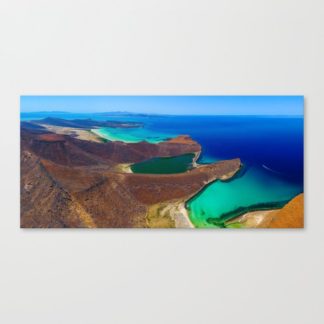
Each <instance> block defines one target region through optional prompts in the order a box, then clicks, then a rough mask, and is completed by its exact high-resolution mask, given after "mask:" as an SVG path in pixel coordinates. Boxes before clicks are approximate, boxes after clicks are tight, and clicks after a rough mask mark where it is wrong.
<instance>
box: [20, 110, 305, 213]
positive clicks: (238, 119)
mask: <svg viewBox="0 0 324 324" xmlns="http://www.w3.org/2000/svg"><path fill="white" fill-rule="evenodd" d="M47 116H52V117H59V118H65V119H77V118H92V119H96V120H120V121H138V122H143V123H144V129H145V134H148V133H149V134H151V135H150V136H152V137H154V134H159V135H160V136H161V134H162V135H164V136H165V138H168V137H172V136H176V135H180V134H188V135H190V136H191V137H192V138H193V139H194V140H196V141H197V142H199V143H200V145H201V146H202V154H201V156H200V158H199V161H198V163H210V162H213V161H219V160H223V159H232V158H240V159H241V161H242V162H243V165H244V168H245V171H248V172H246V173H247V175H243V178H244V177H246V182H244V181H243V182H242V184H240V190H247V191H248V190H249V186H251V185H252V183H255V181H256V178H257V186H259V187H260V188H259V187H258V190H261V191H264V195H263V196H262V197H264V198H263V200H264V201H262V202H261V203H267V202H268V203H273V202H275V201H277V200H279V201H281V200H282V201H286V200H289V199H291V198H292V197H294V196H295V195H296V194H298V193H300V192H303V177H304V172H303V170H304V162H303V156H304V144H303V143H304V119H303V117H288V116H283V117H278V116H266V117H262V116H169V115H165V116H163V115H162V116H161V115H120V116H118V115H116V116H115V115H111V116H109V115H103V114H74V113H73V114H72V113H63V114H62V113H51V114H49V113H39V114H37V113H32V114H31V113H22V114H21V119H22V120H30V119H40V118H44V117H47ZM123 131H127V129H125V130H123ZM249 170H251V172H250V173H249ZM249 177H250V179H249ZM252 177H253V181H251V179H252ZM272 180H273V181H274V182H273V183H272ZM234 181H235V180H233V183H234ZM240 181H242V180H240ZM234 184H235V183H234ZM270 184H271V185H270ZM276 184H277V185H276ZM235 190H237V189H235ZM281 191H282V197H281V196H280V192H281ZM251 192H253V190H251ZM233 194H234V193H233ZM215 199H216V197H215ZM249 199H250V198H249ZM257 199H259V198H256V200H257ZM247 201H249V204H251V201H250V200H247ZM258 202H259V201H255V202H253V203H258ZM238 203H239V204H242V201H240V202H238ZM247 203H248V202H247ZM236 207H237V206H235V208H236ZM239 207H242V206H239ZM243 207H246V206H243ZM231 208H234V206H233V207H231ZM209 216H210V217H216V218H217V217H221V215H216V214H215V215H209Z"/></svg>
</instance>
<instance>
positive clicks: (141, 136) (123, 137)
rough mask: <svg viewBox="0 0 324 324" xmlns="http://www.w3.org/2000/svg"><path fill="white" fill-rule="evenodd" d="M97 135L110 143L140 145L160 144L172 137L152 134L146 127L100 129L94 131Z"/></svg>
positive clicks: (157, 133) (156, 133)
mask: <svg viewBox="0 0 324 324" xmlns="http://www.w3.org/2000/svg"><path fill="white" fill-rule="evenodd" d="M92 131H93V132H94V133H96V134H97V135H99V136H101V137H104V138H105V139H107V140H109V141H121V142H125V143H138V142H142V141H146V142H149V143H153V144H156V143H160V142H163V141H165V140H167V139H169V138H170V137H171V136H170V134H164V133H159V132H152V131H150V130H148V129H146V128H144V127H139V128H110V127H105V128H99V129H93V130H92Z"/></svg>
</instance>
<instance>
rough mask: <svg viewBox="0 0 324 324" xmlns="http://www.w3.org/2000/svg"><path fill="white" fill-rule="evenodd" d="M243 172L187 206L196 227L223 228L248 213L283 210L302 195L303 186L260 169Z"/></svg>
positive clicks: (222, 182) (209, 188)
mask: <svg viewBox="0 0 324 324" xmlns="http://www.w3.org/2000/svg"><path fill="white" fill-rule="evenodd" d="M240 172H241V174H240V173H238V174H237V176H235V177H234V178H232V179H231V180H228V181H216V182H214V183H212V184H210V185H209V186H207V187H205V188H204V189H203V190H202V191H201V192H200V193H199V194H198V195H196V196H195V197H193V198H192V199H190V200H189V201H188V202H187V209H188V211H189V215H190V219H191V221H192V222H193V224H194V225H195V226H196V227H222V223H223V221H224V220H227V219H230V218H233V217H235V216H238V215H240V214H242V213H244V212H246V211H249V210H260V209H270V208H274V207H276V206H277V207H281V206H282V205H283V204H284V203H286V202H287V201H289V200H290V199H292V198H293V197H294V196H296V195H297V194H299V193H300V192H301V191H302V188H301V186H300V185H298V184H296V183H292V182H290V181H287V180H284V179H283V178H282V177H278V176H277V175H276V174H274V173H273V172H269V171H268V172H264V169H263V168H260V167H249V168H247V169H245V170H244V169H243V170H242V171H240ZM213 223H214V224H213ZM217 223H220V226H219V225H217ZM215 224H216V225H215Z"/></svg>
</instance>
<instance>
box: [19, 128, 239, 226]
mask: <svg viewBox="0 0 324 324" xmlns="http://www.w3.org/2000/svg"><path fill="white" fill-rule="evenodd" d="M200 149H201V148H200V145H199V144H198V143H196V142H194V141H193V140H192V139H191V138H190V137H186V136H182V137H179V138H178V139H173V140H170V141H166V142H163V143H159V144H150V143H147V142H141V143H135V144H125V143H121V142H107V143H95V142H90V141H84V140H78V139H75V138H73V137H71V136H67V135H65V136H63V135H57V134H53V133H48V132H43V133H39V130H37V132H33V130H30V129H25V128H23V129H22V131H21V227H147V226H148V222H147V219H146V217H147V213H148V209H149V207H150V206H152V205H154V204H156V203H162V202H168V201H172V200H175V199H180V200H186V199H189V198H190V197H191V196H193V195H194V194H196V193H197V192H198V191H200V190H201V189H202V188H203V187H204V186H205V185H206V184H207V183H209V182H211V181H213V180H215V179H218V178H224V177H230V176H232V175H233V174H234V173H235V172H236V171H237V170H238V169H239V168H240V160H239V159H235V160H230V161H223V162H219V163H215V164H210V165H204V166H199V167H198V168H195V169H193V170H190V171H188V172H185V173H181V174H172V175H171V174H170V175H146V174H132V173H122V172H117V171H116V170H117V168H115V167H116V165H118V164H119V163H135V162H140V161H144V160H147V159H150V158H153V157H158V156H174V155H181V154H185V153H192V152H194V153H199V152H200Z"/></svg>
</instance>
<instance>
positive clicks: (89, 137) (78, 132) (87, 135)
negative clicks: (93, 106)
mask: <svg viewBox="0 0 324 324" xmlns="http://www.w3.org/2000/svg"><path fill="white" fill-rule="evenodd" d="M40 126H43V127H45V128H46V129H47V130H48V131H50V132H53V133H55V134H60V135H69V136H72V137H75V138H77V139H80V140H84V141H91V142H97V143H102V142H103V140H104V139H103V138H102V137H100V136H99V135H97V134H95V133H94V132H92V131H91V130H85V129H79V128H72V127H61V126H52V125H46V124H40Z"/></svg>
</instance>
